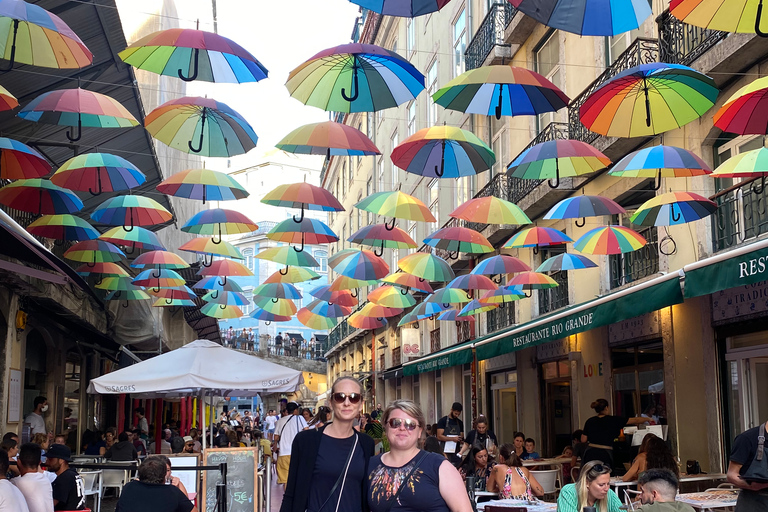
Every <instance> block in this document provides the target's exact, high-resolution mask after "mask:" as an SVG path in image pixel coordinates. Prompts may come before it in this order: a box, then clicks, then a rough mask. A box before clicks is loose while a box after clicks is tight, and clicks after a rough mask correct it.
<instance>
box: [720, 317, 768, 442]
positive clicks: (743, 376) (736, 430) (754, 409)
mask: <svg viewBox="0 0 768 512" xmlns="http://www.w3.org/2000/svg"><path fill="white" fill-rule="evenodd" d="M725 364H726V366H725V374H724V379H723V380H724V383H723V384H724V391H725V403H726V406H727V417H728V422H727V426H728V436H726V437H727V439H733V438H734V437H735V436H737V435H738V434H741V433H742V432H744V431H745V430H748V429H750V428H753V427H756V426H758V425H760V424H761V423H762V422H764V421H765V418H768V394H766V393H765V390H766V389H768V331H761V332H755V333H750V334H744V335H740V336H732V337H729V338H726V355H725Z"/></svg>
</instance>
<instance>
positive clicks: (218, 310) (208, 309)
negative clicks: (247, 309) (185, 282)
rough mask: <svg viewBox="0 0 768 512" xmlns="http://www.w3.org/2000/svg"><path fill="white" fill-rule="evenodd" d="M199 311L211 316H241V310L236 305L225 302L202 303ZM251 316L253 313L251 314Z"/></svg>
mask: <svg viewBox="0 0 768 512" xmlns="http://www.w3.org/2000/svg"><path fill="white" fill-rule="evenodd" d="M200 312H201V313H202V314H204V315H205V316H210V317H213V318H219V319H221V318H240V317H241V316H243V310H241V309H240V308H239V307H237V306H227V305H226V304H213V303H211V302H209V303H207V304H203V306H202V307H201V308H200ZM251 316H253V315H251Z"/></svg>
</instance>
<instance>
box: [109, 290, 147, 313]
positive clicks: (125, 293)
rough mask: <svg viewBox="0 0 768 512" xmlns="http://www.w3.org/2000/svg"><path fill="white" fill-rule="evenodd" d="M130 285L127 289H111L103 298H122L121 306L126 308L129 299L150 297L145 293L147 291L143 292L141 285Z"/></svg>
mask: <svg viewBox="0 0 768 512" xmlns="http://www.w3.org/2000/svg"><path fill="white" fill-rule="evenodd" d="M131 286H132V288H130V289H128V290H112V291H111V292H109V293H108V294H107V296H106V297H105V298H104V300H107V301H109V300H124V301H125V304H123V307H124V308H127V307H128V301H129V300H147V299H151V298H152V297H150V296H149V295H147V292H145V291H144V290H143V289H142V288H141V287H139V286H133V285H131Z"/></svg>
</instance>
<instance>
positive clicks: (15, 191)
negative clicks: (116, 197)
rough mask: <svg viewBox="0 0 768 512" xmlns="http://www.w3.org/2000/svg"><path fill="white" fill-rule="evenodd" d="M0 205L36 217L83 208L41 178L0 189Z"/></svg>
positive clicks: (22, 181)
mask: <svg viewBox="0 0 768 512" xmlns="http://www.w3.org/2000/svg"><path fill="white" fill-rule="evenodd" d="M1 19H2V18H0V20H1ZM0 165H2V164H0ZM0 203H1V204H4V205H5V206H8V207H9V208H15V209H16V210H21V211H23V212H29V213H36V214H38V215H43V214H45V215H56V214H63V213H75V212H76V211H79V210H81V209H82V208H83V202H82V201H81V200H80V198H79V197H77V196H76V195H75V194H74V193H73V192H71V191H69V190H68V189H66V188H61V187H59V186H57V185H54V184H53V183H51V182H50V180H44V179H41V178H27V179H22V180H16V181H13V182H11V183H9V184H7V185H5V186H4V187H2V188H0Z"/></svg>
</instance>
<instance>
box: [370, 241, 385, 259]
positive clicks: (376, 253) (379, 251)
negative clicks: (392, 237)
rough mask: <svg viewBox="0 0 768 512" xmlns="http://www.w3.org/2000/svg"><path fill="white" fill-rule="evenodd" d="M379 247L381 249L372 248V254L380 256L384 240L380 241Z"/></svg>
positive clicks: (382, 251) (382, 252)
mask: <svg viewBox="0 0 768 512" xmlns="http://www.w3.org/2000/svg"><path fill="white" fill-rule="evenodd" d="M380 249H381V250H377V249H374V250H373V254H374V255H376V256H378V257H381V255H382V254H384V240H382V241H381V247H380Z"/></svg>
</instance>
